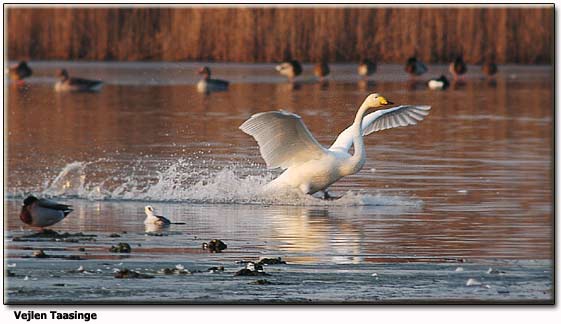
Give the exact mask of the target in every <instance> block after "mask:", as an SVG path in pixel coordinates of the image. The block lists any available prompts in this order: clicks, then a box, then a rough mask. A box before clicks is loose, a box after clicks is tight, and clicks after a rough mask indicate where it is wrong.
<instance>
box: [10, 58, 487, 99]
mask: <svg viewBox="0 0 561 324" xmlns="http://www.w3.org/2000/svg"><path fill="white" fill-rule="evenodd" d="M276 70H277V71H278V73H280V74H281V75H283V76H285V77H286V78H288V80H289V81H290V82H292V81H294V79H295V78H296V77H297V76H299V75H301V74H302V72H303V68H302V65H301V64H300V62H299V61H297V60H289V61H286V62H283V63H281V64H279V65H277V66H276ZM376 70H377V64H376V62H374V61H372V60H369V59H362V60H360V62H359V64H358V68H357V73H358V75H359V76H361V77H362V78H368V77H369V76H371V75H373V74H374V73H375V72H376ZM448 70H449V72H450V73H451V74H452V77H453V79H454V80H458V79H460V78H462V76H463V75H464V74H465V73H466V72H467V64H466V63H465V61H464V59H463V57H462V56H461V55H460V56H457V57H456V58H455V60H454V61H453V62H451V63H450V65H449V69H448ZM404 71H405V72H406V73H408V74H409V75H410V77H411V78H416V77H418V76H421V75H423V74H424V73H426V72H427V71H428V68H427V66H426V64H425V63H423V62H422V61H421V60H419V59H418V58H417V57H415V56H412V57H410V58H409V59H407V61H406V63H405V67H404ZM481 71H482V72H483V74H484V75H485V76H486V77H488V78H492V77H493V76H494V75H495V74H496V73H497V72H498V68H497V65H496V64H495V63H494V62H492V61H488V62H486V63H484V64H483V66H482V69H481ZM313 72H314V75H315V76H316V78H318V80H319V81H320V82H323V81H324V80H325V78H326V77H327V76H328V75H329V74H330V73H331V70H330V69H329V65H328V64H327V62H325V61H322V62H320V63H317V64H316V65H315V66H314V71H313ZM32 73H33V71H32V70H31V68H30V67H29V65H28V64H27V62H25V61H20V62H19V63H17V64H15V65H13V66H11V67H10V68H9V76H10V78H11V79H12V80H14V81H16V82H22V81H23V80H24V79H25V78H28V77H30V76H31V75H32ZM197 74H199V75H201V80H200V81H199V82H198V83H197V91H199V92H203V93H208V92H214V91H225V90H228V86H229V84H230V83H229V82H228V81H225V80H220V79H213V78H211V72H210V68H209V67H207V66H205V67H202V68H201V69H200V70H198V71H197ZM56 77H57V78H58V81H57V82H56V83H55V91H60V92H66V91H72V92H86V91H99V90H100V89H101V87H102V86H103V81H100V80H88V79H83V78H77V77H70V76H69V74H68V71H67V70H65V69H59V70H57V71H56ZM449 85H450V81H449V80H448V78H447V77H446V76H445V75H441V76H440V77H439V78H434V79H430V80H429V81H428V82H427V86H428V87H429V89H432V90H444V89H446V88H447V87H448V86H449Z"/></svg>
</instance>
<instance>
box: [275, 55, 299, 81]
mask: <svg viewBox="0 0 561 324" xmlns="http://www.w3.org/2000/svg"><path fill="white" fill-rule="evenodd" d="M276 70H277V71H279V73H280V74H282V75H284V76H286V77H287V78H288V80H289V81H292V80H293V79H294V78H295V77H297V76H299V75H300V74H302V66H301V65H300V62H298V61H296V60H292V61H287V62H283V63H281V64H279V65H277V66H276Z"/></svg>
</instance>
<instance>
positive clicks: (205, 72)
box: [197, 66, 230, 93]
mask: <svg viewBox="0 0 561 324" xmlns="http://www.w3.org/2000/svg"><path fill="white" fill-rule="evenodd" d="M197 74H200V75H202V76H203V78H202V79H201V80H200V81H199V82H198V83H197V91H199V92H204V93H208V92H214V91H226V90H228V85H229V84H230V82H228V81H224V80H218V79H211V78H210V68H209V67H208V66H204V67H202V68H201V69H200V70H199V71H197Z"/></svg>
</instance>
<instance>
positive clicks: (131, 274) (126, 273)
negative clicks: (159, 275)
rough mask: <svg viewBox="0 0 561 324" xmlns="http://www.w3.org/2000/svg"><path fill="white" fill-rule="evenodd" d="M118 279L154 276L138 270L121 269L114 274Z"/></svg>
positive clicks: (150, 277)
mask: <svg viewBox="0 0 561 324" xmlns="http://www.w3.org/2000/svg"><path fill="white" fill-rule="evenodd" d="M114 277H115V278H117V279H152V278H154V276H151V275H148V274H144V273H140V272H136V271H133V270H129V269H123V270H119V271H117V272H116V273H115V275H114Z"/></svg>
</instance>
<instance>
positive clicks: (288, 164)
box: [240, 93, 430, 199]
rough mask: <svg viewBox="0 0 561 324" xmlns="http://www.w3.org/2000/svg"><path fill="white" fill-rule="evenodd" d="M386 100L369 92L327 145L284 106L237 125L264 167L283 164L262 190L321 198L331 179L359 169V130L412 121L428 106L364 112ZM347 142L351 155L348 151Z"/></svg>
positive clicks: (361, 133)
mask: <svg viewBox="0 0 561 324" xmlns="http://www.w3.org/2000/svg"><path fill="white" fill-rule="evenodd" d="M388 104H391V102H389V101H388V100H386V98H384V97H382V96H380V95H379V94H377V93H374V94H371V95H369V96H368V97H367V98H366V99H365V100H364V102H363V103H362V105H361V106H360V108H359V109H358V112H357V113H356V116H355V120H354V123H353V124H352V125H351V126H349V127H348V128H347V129H345V130H344V131H343V132H342V133H341V134H339V136H338V137H337V140H335V142H334V143H333V145H331V147H330V148H329V149H326V148H324V147H323V146H322V145H321V144H319V143H318V141H317V140H316V139H315V138H314V137H313V136H312V134H311V133H310V131H309V130H308V128H307V127H306V125H304V123H303V122H302V119H301V118H300V116H298V115H296V114H293V113H289V112H285V111H269V112H264V113H258V114H255V115H253V116H251V117H250V118H249V119H248V120H247V121H245V122H244V123H243V124H242V125H241V126H240V129H241V130H242V131H243V132H245V133H247V134H249V135H251V136H253V137H254V138H255V140H256V141H257V143H258V144H259V150H260V152H261V156H262V157H263V159H264V160H265V162H266V163H267V167H268V168H271V169H273V168H279V167H280V168H282V169H286V170H285V171H284V172H283V173H282V174H281V175H280V176H279V177H277V178H276V179H274V180H273V181H271V182H270V183H269V184H267V186H266V188H265V190H267V191H268V190H279V189H286V188H294V189H299V190H301V191H302V192H303V193H305V194H310V195H311V194H314V193H316V192H318V191H322V192H323V195H324V198H326V199H327V198H330V196H329V194H328V193H327V188H328V187H329V186H330V185H331V184H333V183H334V182H336V181H337V180H339V179H341V178H342V177H344V176H348V175H352V174H355V173H357V172H358V171H360V170H361V169H362V167H363V165H364V162H365V160H366V156H365V153H366V152H365V148H364V142H363V139H362V137H363V136H364V135H368V134H370V133H372V132H376V131H379V130H384V129H388V128H393V127H399V126H408V125H415V124H417V122H418V121H421V120H423V118H424V117H425V116H427V115H428V113H429V110H430V106H399V107H394V108H389V109H383V110H378V111H376V112H374V113H371V114H369V115H367V116H366V117H364V114H365V113H366V111H368V109H371V108H378V107H381V106H385V105H388ZM352 145H354V153H353V155H351V154H349V149H350V148H351V146H352Z"/></svg>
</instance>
